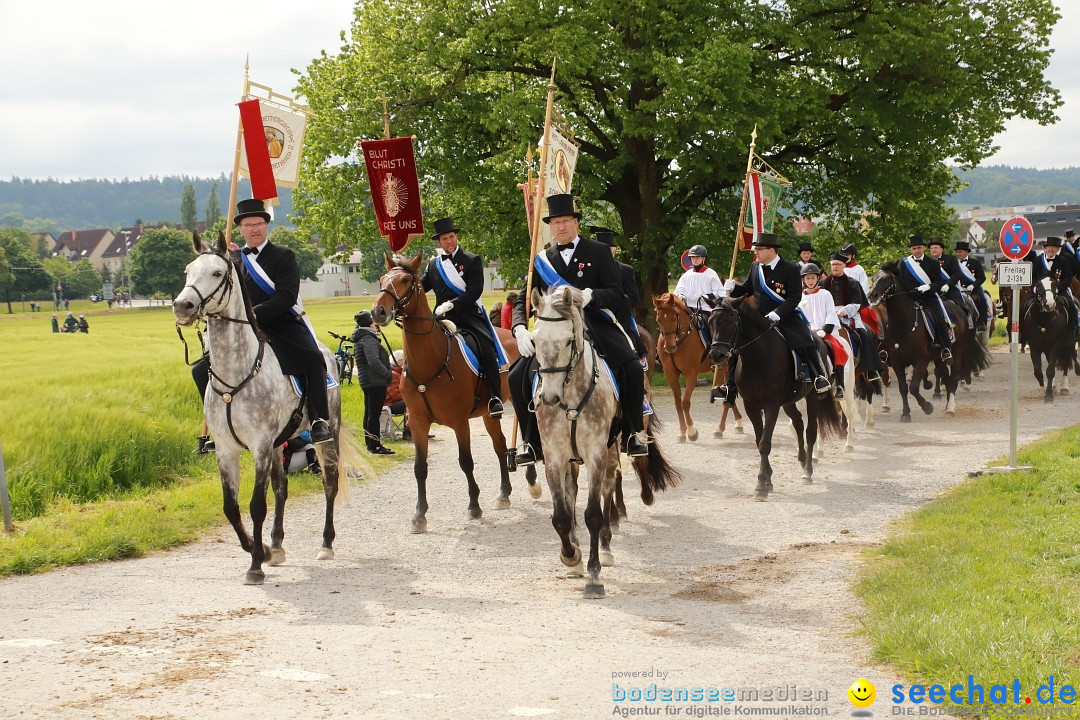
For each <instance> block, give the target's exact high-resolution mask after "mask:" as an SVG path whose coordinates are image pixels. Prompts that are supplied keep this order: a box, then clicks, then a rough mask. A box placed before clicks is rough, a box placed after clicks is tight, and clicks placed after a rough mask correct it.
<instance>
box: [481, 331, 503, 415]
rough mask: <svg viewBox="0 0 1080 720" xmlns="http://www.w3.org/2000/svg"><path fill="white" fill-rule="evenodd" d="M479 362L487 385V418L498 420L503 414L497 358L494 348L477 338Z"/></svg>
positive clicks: (500, 377) (500, 379) (482, 339)
mask: <svg viewBox="0 0 1080 720" xmlns="http://www.w3.org/2000/svg"><path fill="white" fill-rule="evenodd" d="M478 340H479V342H480V361H481V364H482V366H483V368H484V377H485V379H486V380H487V384H488V406H487V411H488V416H490V417H491V419H492V420H498V419H499V418H501V417H502V414H503V404H502V399H501V398H500V395H502V376H500V375H499V358H498V356H497V355H496V354H495V347H494V346H493V345H491V344H489V343H488V342H487V341H486V339H484V338H479V339H478Z"/></svg>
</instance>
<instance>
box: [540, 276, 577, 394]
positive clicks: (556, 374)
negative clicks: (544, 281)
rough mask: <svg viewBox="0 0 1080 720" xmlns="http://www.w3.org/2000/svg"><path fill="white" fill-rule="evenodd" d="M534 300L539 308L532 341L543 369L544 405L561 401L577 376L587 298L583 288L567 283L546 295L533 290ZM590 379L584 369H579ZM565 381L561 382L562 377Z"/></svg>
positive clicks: (542, 392)
mask: <svg viewBox="0 0 1080 720" xmlns="http://www.w3.org/2000/svg"><path fill="white" fill-rule="evenodd" d="M532 303H533V306H534V307H535V308H536V329H535V330H534V331H533V344H534V347H535V348H536V363H537V366H538V372H539V373H540V388H539V392H538V395H539V399H540V402H542V403H543V404H545V405H562V404H563V397H562V396H563V393H564V391H565V390H566V386H567V385H569V384H570V383H571V382H572V381H573V380H574V379H575V378H574V369H575V368H576V367H577V366H578V363H579V362H580V361H581V358H582V357H583V356H584V351H585V331H584V323H583V320H582V317H581V313H582V311H583V308H584V307H585V298H584V295H583V294H582V292H581V291H580V290H578V289H577V288H574V287H570V286H568V285H564V286H562V287H559V288H555V289H554V290H551V291H550V292H548V293H547V294H546V295H541V294H540V293H539V291H537V290H533V294H532ZM578 376H579V378H580V379H585V380H587V379H588V378H585V373H578ZM560 378H561V379H562V382H559V379H560Z"/></svg>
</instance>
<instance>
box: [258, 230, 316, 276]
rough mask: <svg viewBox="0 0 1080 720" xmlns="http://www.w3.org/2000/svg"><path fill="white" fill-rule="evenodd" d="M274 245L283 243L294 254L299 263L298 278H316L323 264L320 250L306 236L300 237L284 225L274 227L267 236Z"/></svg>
mask: <svg viewBox="0 0 1080 720" xmlns="http://www.w3.org/2000/svg"><path fill="white" fill-rule="evenodd" d="M268 239H269V240H270V242H272V243H274V244H275V245H283V246H285V247H287V248H289V249H290V250H292V251H293V253H294V254H295V255H296V261H297V263H299V264H300V278H301V279H305V280H318V278H319V268H320V267H322V264H323V254H322V250H320V249H319V248H318V246H316V245H315V243H313V242H311V240H310V239H308V238H306V237H300V236H298V235H297V234H296V233H295V232H293V231H292V230H290V229H289V228H286V227H276V228H274V230H273V231H272V232H271V233H270V236H269V238H268Z"/></svg>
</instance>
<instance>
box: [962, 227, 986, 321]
mask: <svg viewBox="0 0 1080 720" xmlns="http://www.w3.org/2000/svg"><path fill="white" fill-rule="evenodd" d="M954 252H955V253H956V262H957V263H958V264H959V266H960V268H961V275H962V276H963V277H962V281H961V283H962V284H961V288H960V289H961V290H962V291H964V292H966V293H968V296H969V297H970V298H971V301H972V302H973V303H975V314H976V315H978V317H977V318H975V326H976V328H978V329H979V331H982V330H984V329H985V326H986V322H987V315H988V314H989V312H990V307H989V306H988V305H987V302H986V293H985V292H984V291H983V289H982V286H983V283H984V282H986V271H985V270H983V266H982V263H980V262H979V259H978V258H975V257H971V245H969V244H968V242H967V241H966V240H957V241H956V249H955V250H954ZM968 275H970V276H971V277H970V278H969V277H968Z"/></svg>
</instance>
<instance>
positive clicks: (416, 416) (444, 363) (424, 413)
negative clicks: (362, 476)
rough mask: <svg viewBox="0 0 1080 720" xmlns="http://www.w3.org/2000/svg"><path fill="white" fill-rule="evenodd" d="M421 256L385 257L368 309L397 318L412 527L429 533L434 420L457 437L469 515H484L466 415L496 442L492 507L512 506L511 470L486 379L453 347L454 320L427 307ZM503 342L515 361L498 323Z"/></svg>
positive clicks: (513, 346) (380, 318) (384, 319)
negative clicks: (412, 486)
mask: <svg viewBox="0 0 1080 720" xmlns="http://www.w3.org/2000/svg"><path fill="white" fill-rule="evenodd" d="M422 260H423V256H422V255H417V256H416V257H414V258H412V259H411V260H410V259H407V258H404V257H402V256H400V255H394V256H393V257H392V258H391V257H390V256H389V255H387V256H386V269H387V273H386V274H385V275H383V276H382V278H380V280H379V294H378V295H377V296H376V297H375V305H374V307H372V309H371V317H372V318H373V319H374V320H375V323H376V324H377V325H379V326H385V325H388V324H390V323H391V322H393V321H394V320H397V321H398V322H400V323H401V329H402V345H403V347H404V349H405V358H406V360H407V362H408V368H407V370H406V373H405V376H404V378H406V381H405V382H402V384H401V396H402V399H404V400H405V406H406V407H407V408H408V411H409V428H410V429H411V430H412V436H413V445H414V446H415V447H416V459H415V461H414V463H413V472H414V474H415V475H416V494H417V497H416V515H414V516H413V520H412V531H413V532H414V533H422V532H427V509H428V504H427V476H428V462H427V458H428V429H429V428H430V427H431V424H432V423H439V424H440V425H445V426H446V427H448V428H451V429H452V430H453V431H454V435H455V436H457V445H458V465H459V466H460V467H461V471H462V472H463V473H465V478H466V480H468V483H469V517H470V518H472V519H473V520H477V519H479V518H480V517H481V516H482V515H483V511H482V510H481V509H480V502H479V498H480V488H479V487H478V486H477V484H476V480H475V478H474V477H473V457H472V447H471V445H470V436H469V419H470V418H474V417H483V419H484V427H485V428H486V429H487V433H488V435H489V436H490V437H491V441H492V444H493V445H494V447H495V455H496V457H497V458H498V460H499V473H500V475H501V478H502V483H501V490H500V493H499V497H498V498H497V499H496V501H495V507H496V508H498V509H500V510H504V509H506V508H508V507H510V492H511V488H510V473H509V472H508V470H507V466H506V438H505V436H503V432H502V426H501V425H500V424H499V421H498V420H492V419H491V418H490V417H489V416H488V414H487V401H488V390H487V383H485V382H482V381H481V379H480V378H479V377H477V376H476V375H474V374H473V372H472V370H470V369H469V366H468V364H467V363H466V360H465V357H464V356H463V355H462V354H461V350H460V348H459V347H458V342H457V338H456V337H455V335H454V332H453V325H452V323H446V322H443V321H439V320H437V319H436V318H435V317H434V316H433V315H432V313H431V310H430V306H429V305H428V300H427V295H426V294H425V293H424V288H423V285H422V283H421V280H420V276H419V274H418V269H419V267H420V264H421V262H422ZM496 332H497V333H498V335H499V339H500V340H501V342H502V345H503V348H504V349H505V350H506V354H507V356H508V358H509V360H510V362H511V363H512V362H513V361H514V360H515V359H517V356H518V352H517V343H516V342H514V340H513V339H512V338H511V337H510V333H509V332H507V331H506V330H503V329H502V328H498V329H496ZM501 395H502V399H503V400H505V399H507V398H508V397H509V388H508V386H507V379H506V377H505V375H504V377H503V378H502V392H501Z"/></svg>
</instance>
